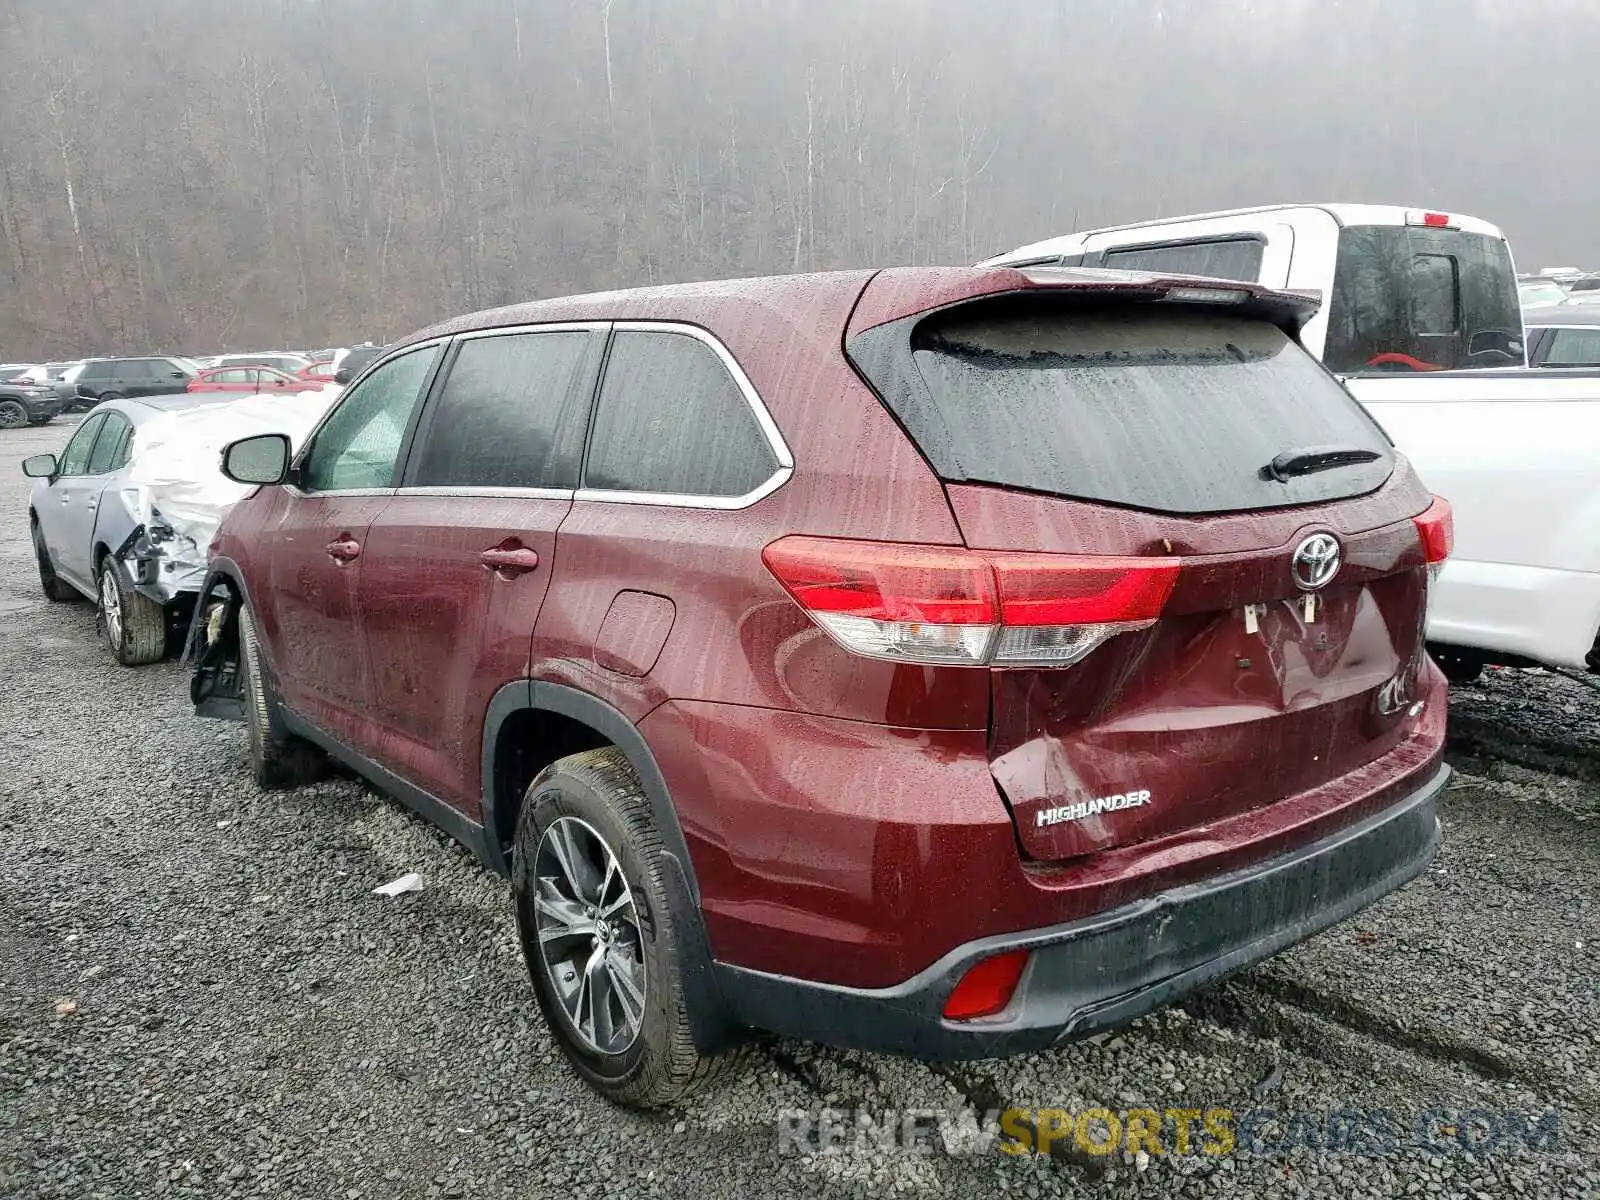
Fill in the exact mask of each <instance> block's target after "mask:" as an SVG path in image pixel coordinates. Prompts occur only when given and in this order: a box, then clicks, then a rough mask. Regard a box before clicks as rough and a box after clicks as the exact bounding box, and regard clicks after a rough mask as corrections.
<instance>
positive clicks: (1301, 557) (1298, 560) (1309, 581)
mask: <svg viewBox="0 0 1600 1200" xmlns="http://www.w3.org/2000/svg"><path fill="white" fill-rule="evenodd" d="M1289 570H1290V571H1291V572H1292V573H1293V574H1294V581H1295V582H1296V583H1297V584H1299V585H1300V586H1301V587H1302V588H1304V589H1305V590H1306V591H1308V592H1314V591H1316V590H1317V589H1318V588H1319V587H1323V586H1324V585H1326V584H1327V582H1328V581H1329V580H1330V579H1332V578H1333V577H1334V576H1335V575H1337V574H1338V573H1339V539H1338V538H1336V537H1334V536H1333V535H1332V534H1331V533H1313V534H1312V535H1311V536H1310V537H1308V538H1306V540H1305V541H1303V542H1301V543H1300V544H1299V545H1298V546H1296V547H1295V548H1294V558H1293V559H1292V560H1291V561H1290V563H1289Z"/></svg>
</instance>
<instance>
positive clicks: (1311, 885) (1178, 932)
mask: <svg viewBox="0 0 1600 1200" xmlns="http://www.w3.org/2000/svg"><path fill="white" fill-rule="evenodd" d="M1449 774H1450V772H1449V768H1448V767H1444V766H1441V767H1440V768H1439V769H1438V771H1437V772H1436V773H1434V774H1433V775H1432V777H1431V778H1429V779H1428V781H1427V782H1426V783H1424V784H1423V785H1422V786H1421V787H1419V788H1417V789H1416V790H1414V791H1413V792H1411V793H1410V794H1409V795H1407V796H1405V797H1404V798H1403V799H1401V800H1399V801H1398V802H1396V803H1395V804H1393V805H1391V806H1389V807H1388V808H1385V809H1383V810H1381V811H1379V812H1377V813H1375V814H1373V815H1371V816H1369V817H1367V818H1365V819H1364V820H1362V821H1360V822H1358V823H1357V824H1355V825H1352V826H1350V827H1348V828H1345V829H1342V830H1339V831H1338V832H1336V833H1333V834H1331V835H1329V836H1327V837H1325V838H1323V839H1322V840H1320V841H1317V842H1313V843H1312V844H1310V845H1308V846H1304V847H1302V848H1300V849H1298V850H1295V851H1293V852H1290V853H1287V854H1284V855H1281V856H1279V857H1277V858H1273V859H1270V860H1268V861H1266V862H1264V863H1258V864H1256V865H1254V866H1251V867H1248V868H1245V869H1243V870H1239V871H1235V872H1232V873H1230V874H1227V875H1223V876H1220V877H1217V878H1213V879H1210V880H1206V881H1203V882H1200V883H1195V884H1190V885H1187V886H1183V887H1177V888H1173V889H1171V890H1168V891H1165V892H1161V893H1159V894H1157V895H1153V896H1150V897H1148V898H1146V899H1143V900H1140V901H1137V902H1135V903H1133V904H1129V905H1126V906H1125V907H1122V908H1118V909H1114V910H1111V911H1108V912H1104V913H1100V914H1097V915H1095V916H1093V917H1089V918H1086V919H1083V920H1079V921H1073V922H1070V923H1068V924H1065V925H1057V926H1053V927H1050V928H1045V929H1036V930H1031V931H1028V932H1025V933H1015V934H1004V935H1000V936H996V937H988V938H983V939H980V940H978V941H974V942H969V943H967V944H965V945H963V946H959V947H957V948H956V949H955V950H952V951H951V952H950V953H949V954H947V955H945V956H944V957H943V958H941V959H940V960H939V961H938V962H936V963H934V964H933V965H932V966H931V967H929V968H927V969H926V970H924V971H922V972H919V973H918V974H917V975H915V976H913V977H912V978H911V979H908V980H906V981H905V982H904V983H901V984H898V985H896V986H894V987H887V988H848V987H840V986H837V985H833V984H824V983H814V982H809V981H805V980H799V979H793V978H788V977H785V976H781V975H773V974H768V973H765V972H761V971H754V970H750V969H748V968H743V967H734V966H729V965H726V964H721V963H719V964H717V972H718V976H719V984H720V987H721V990H722V993H723V995H724V996H725V998H726V999H727V1002H728V1004H729V1006H730V1008H731V1009H732V1010H733V1012H734V1015H735V1016H736V1018H737V1019H738V1020H739V1021H741V1022H742V1023H744V1024H747V1025H750V1026H753V1027H755V1028H757V1029H763V1030H768V1031H771V1032H775V1033H782V1034H788V1035H793V1036H797V1037H804V1038H808V1039H811V1040H814V1041H820V1042H826V1043H829V1044H832V1045H836V1046H846V1047H853V1048H858V1049H867V1050H881V1051H890V1052H894V1053H900V1054H909V1055H915V1056H917V1057H921V1058H934V1059H971V1058H995V1057H1000V1056H1003V1055H1007V1054H1018V1053H1026V1052H1029V1051H1036V1050H1041V1049H1044V1048H1045V1047H1048V1046H1050V1045H1052V1044H1054V1043H1055V1042H1057V1041H1060V1040H1062V1039H1064V1038H1069V1037H1078V1036H1083V1035H1085V1034H1090V1033H1094V1032H1096V1031H1099V1030H1103V1029H1108V1028H1112V1027H1115V1026H1118V1025H1123V1024H1126V1023H1127V1022H1129V1021H1131V1020H1133V1019H1134V1018H1135V1017H1138V1016H1141V1015H1143V1014H1144V1013H1147V1012H1149V1011H1151V1010H1152V1009H1155V1008H1159V1007H1161V1006H1162V1005H1165V1004H1168V1003H1170V1002H1171V1001H1173V1000H1175V999H1177V998H1178V997H1180V996H1182V995H1184V994H1185V993H1187V992H1189V991H1192V990H1193V989H1194V988H1197V987H1199V986H1201V985H1202V984H1205V983H1209V982H1211V981H1212V980H1215V979H1217V978H1219V977H1221V976H1223V975H1226V974H1229V973H1231V972H1233V971H1237V970H1239V969H1240V968H1241V967H1245V966H1249V965H1250V964H1252V963H1255V962H1259V961H1261V960H1262V959H1264V958H1267V957H1268V956H1270V955H1272V954H1275V953H1277V952H1278V951H1280V950H1283V949H1285V948H1286V947H1288V946H1291V945H1293V944H1294V943H1296V942H1298V941H1301V940H1302V939H1304V938H1306V937H1309V936H1310V935H1312V934H1314V933H1317V932H1319V931H1320V930H1323V929H1326V928H1327V927H1328V926H1330V925H1334V924H1336V923H1338V922H1339V921H1342V920H1344V919H1345V918H1347V917H1349V916H1351V915H1352V914H1354V913H1356V912H1358V911H1360V910H1361V909H1363V908H1365V907H1366V906H1367V905H1369V904H1371V903H1373V902H1374V901H1375V900H1378V899H1379V898H1380V897H1382V896H1384V895H1386V894H1388V893H1389V892H1391V891H1393V890H1395V889H1396V888H1398V887H1400V886H1401V885H1402V884H1404V883H1406V882H1408V881H1409V880H1411V879H1413V878H1415V877H1416V876H1417V875H1418V874H1420V873H1421V872H1422V870H1423V869H1424V868H1425V867H1426V866H1427V864H1428V862H1429V861H1430V860H1431V859H1432V857H1433V854H1434V851H1435V850H1436V849H1437V847H1438V844H1439V823H1438V818H1437V815H1436V812H1435V809H1436V804H1437V800H1438V797H1439V795H1440V793H1441V792H1442V791H1443V790H1444V786H1445V783H1446V781H1447V780H1448V778H1449ZM929 919H930V920H936V919H937V916H936V914H929ZM1021 949H1025V950H1028V951H1030V952H1031V957H1030V959H1029V962H1028V965H1027V967H1026V969H1025V970H1024V972H1023V976H1022V979H1021V981H1020V982H1019V984H1018V986H1017V990H1016V994H1015V995H1014V996H1013V997H1012V999H1011V1003H1010V1005H1009V1006H1008V1007H1007V1008H1006V1010H1005V1011H1004V1012H1002V1013H1000V1014H998V1015H996V1016H994V1017H989V1018H983V1019H980V1020H973V1021H959V1022H955V1021H946V1020H945V1019H944V1018H943V1016H942V1013H943V1009H944V1003H945V1000H946V999H947V997H948V996H949V994H950V992H951V990H952V989H953V988H954V987H955V985H956V983H957V982H958V981H959V980H960V979H961V977H962V975H963V974H964V973H965V972H966V970H967V969H968V968H969V967H971V966H972V965H973V963H975V962H977V961H978V960H979V959H982V958H986V957H988V956H990V955H993V954H998V953H1001V952H1004V951H1007V950H1021Z"/></svg>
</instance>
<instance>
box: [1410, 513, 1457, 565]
mask: <svg viewBox="0 0 1600 1200" xmlns="http://www.w3.org/2000/svg"><path fill="white" fill-rule="evenodd" d="M1415 520H1416V526H1417V538H1418V539H1419V540H1420V541H1421V542H1422V554H1423V557H1424V558H1426V559H1427V561H1428V565H1429V566H1430V567H1431V566H1435V565H1436V564H1438V563H1442V562H1444V560H1445V559H1447V558H1449V557H1450V551H1452V550H1454V549H1455V544H1456V521H1455V515H1454V513H1452V512H1451V510H1450V501H1448V500H1446V499H1445V498H1444V497H1443V496H1435V497H1434V498H1433V503H1432V504H1430V505H1428V507H1427V509H1426V510H1425V511H1424V512H1423V513H1422V515H1421V516H1419V517H1417V518H1416V519H1415Z"/></svg>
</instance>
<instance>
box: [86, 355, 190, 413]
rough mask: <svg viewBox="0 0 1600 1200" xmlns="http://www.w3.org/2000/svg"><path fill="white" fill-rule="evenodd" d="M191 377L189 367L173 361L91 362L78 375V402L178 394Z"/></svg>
mask: <svg viewBox="0 0 1600 1200" xmlns="http://www.w3.org/2000/svg"><path fill="white" fill-rule="evenodd" d="M194 375H195V371H194V368H193V367H191V366H190V365H189V364H188V363H186V362H183V361H181V360H179V359H176V358H99V359H93V360H91V361H90V362H87V363H85V364H84V366H83V370H82V371H80V372H79V373H78V378H77V380H76V383H77V389H78V400H79V403H83V402H85V401H87V402H89V403H91V404H98V403H99V402H100V401H102V400H119V399H124V398H129V397H138V396H162V395H166V394H168V393H171V392H181V391H184V390H185V389H186V388H187V387H188V386H189V380H191V379H193V378H194Z"/></svg>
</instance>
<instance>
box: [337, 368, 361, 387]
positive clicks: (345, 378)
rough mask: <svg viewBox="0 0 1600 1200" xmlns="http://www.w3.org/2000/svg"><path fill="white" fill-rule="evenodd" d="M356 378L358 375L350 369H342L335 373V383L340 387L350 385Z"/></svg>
mask: <svg viewBox="0 0 1600 1200" xmlns="http://www.w3.org/2000/svg"><path fill="white" fill-rule="evenodd" d="M355 377H356V373H355V372H354V371H352V370H351V369H350V368H349V367H340V368H339V369H338V370H337V371H335V372H334V373H333V381H334V382H335V383H337V384H338V385H339V386H340V387H344V386H346V385H348V384H349V382H350V381H351V380H352V379H354V378H355Z"/></svg>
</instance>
